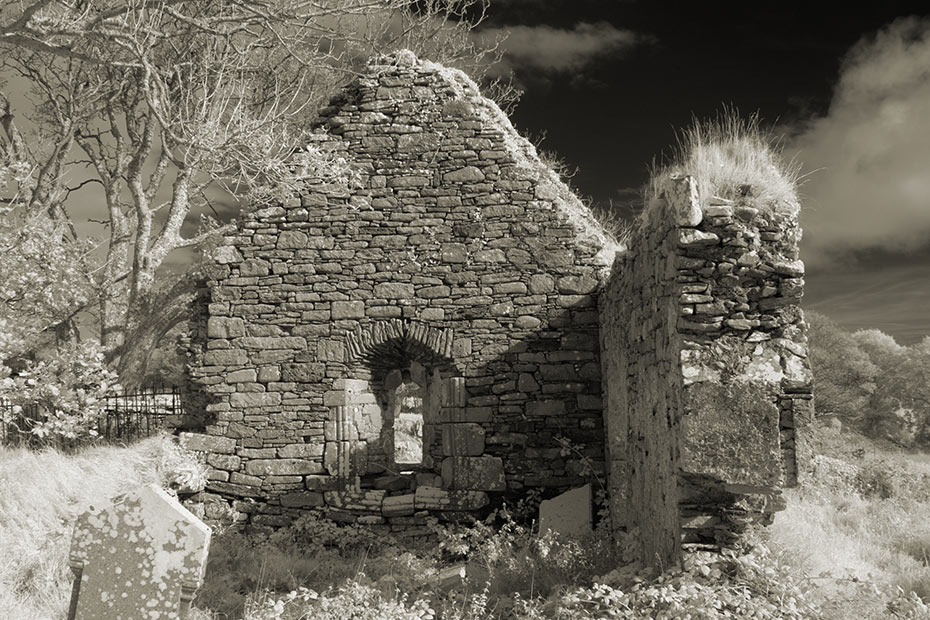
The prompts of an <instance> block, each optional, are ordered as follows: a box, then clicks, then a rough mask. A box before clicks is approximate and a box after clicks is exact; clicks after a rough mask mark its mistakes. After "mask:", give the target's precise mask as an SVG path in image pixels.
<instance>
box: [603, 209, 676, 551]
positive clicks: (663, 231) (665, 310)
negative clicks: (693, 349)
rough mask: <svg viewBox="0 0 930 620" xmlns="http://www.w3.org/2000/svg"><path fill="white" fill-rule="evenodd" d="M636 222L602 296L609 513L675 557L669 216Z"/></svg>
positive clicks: (647, 546) (648, 544) (648, 546)
mask: <svg viewBox="0 0 930 620" xmlns="http://www.w3.org/2000/svg"><path fill="white" fill-rule="evenodd" d="M653 224H654V225H651V226H641V227H639V228H638V229H637V230H636V232H635V233H634V236H633V238H632V239H631V241H630V248H631V251H629V252H627V253H623V254H620V255H618V257H617V260H616V262H615V264H614V269H613V272H612V274H611V278H610V280H609V282H608V284H607V286H606V287H605V288H604V290H603V292H602V293H601V297H600V300H599V304H598V307H599V310H600V328H601V365H602V368H603V370H602V372H603V376H604V381H603V389H604V398H605V409H604V413H605V425H606V431H607V451H608V462H609V465H608V472H609V477H608V479H609V490H610V510H611V519H612V522H613V525H614V527H615V528H617V529H622V530H627V531H631V532H632V531H633V530H634V529H635V530H637V532H636V538H637V539H638V540H639V541H640V542H641V544H642V549H643V553H644V554H645V556H647V557H649V558H655V557H658V558H660V560H659V561H660V562H662V563H664V564H665V565H666V566H668V565H670V564H671V563H672V562H673V561H674V559H675V558H676V557H677V553H678V550H677V547H678V545H677V531H678V515H677V512H678V510H677V493H676V483H677V477H678V472H677V466H678V426H679V411H680V403H679V399H680V395H681V375H680V371H679V366H678V363H677V360H678V356H677V352H678V350H679V348H680V345H679V343H678V336H677V331H676V324H677V320H678V285H677V283H676V281H675V270H676V241H677V240H676V237H675V234H674V232H675V230H674V228H675V226H674V221H673V220H671V219H669V218H660V219H658V220H656V221H655V222H654V223H653Z"/></svg>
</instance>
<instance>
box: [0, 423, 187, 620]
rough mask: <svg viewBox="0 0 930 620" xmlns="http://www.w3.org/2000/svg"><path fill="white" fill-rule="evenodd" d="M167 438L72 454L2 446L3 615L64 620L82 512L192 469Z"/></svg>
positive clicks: (0, 557)
mask: <svg viewBox="0 0 930 620" xmlns="http://www.w3.org/2000/svg"><path fill="white" fill-rule="evenodd" d="M188 458H189V457H187V456H186V455H184V454H183V453H182V452H180V451H179V449H178V448H177V447H176V446H175V445H174V444H173V443H172V442H171V440H170V438H169V437H166V436H159V437H152V438H149V439H146V440H144V441H142V442H139V443H137V444H134V445H132V446H131V447H126V448H124V447H113V446H104V447H93V448H88V449H85V450H82V451H79V452H77V453H75V454H64V453H62V452H59V451H56V450H53V449H47V450H43V451H30V450H27V449H23V448H15V449H13V448H0V610H2V613H0V617H3V618H15V619H16V620H50V619H52V618H63V617H64V615H65V612H66V611H67V607H68V598H69V595H70V592H71V576H72V574H71V571H70V569H69V568H68V548H69V546H70V542H71V533H72V529H73V527H74V521H75V520H76V518H77V516H78V515H79V514H81V513H82V512H84V511H85V510H87V509H88V508H89V507H90V506H92V505H93V506H99V505H101V504H103V503H107V502H109V501H111V500H112V499H113V498H115V497H117V496H119V495H122V494H124V493H127V492H129V491H130V490H132V489H134V488H136V487H138V486H140V485H147V484H151V483H159V484H162V485H165V483H166V482H167V480H168V478H170V477H172V476H173V475H174V473H173V472H175V471H176V470H177V469H179V468H180V469H185V468H188V467H189V466H190V464H188V463H187V462H186V461H187V460H188Z"/></svg>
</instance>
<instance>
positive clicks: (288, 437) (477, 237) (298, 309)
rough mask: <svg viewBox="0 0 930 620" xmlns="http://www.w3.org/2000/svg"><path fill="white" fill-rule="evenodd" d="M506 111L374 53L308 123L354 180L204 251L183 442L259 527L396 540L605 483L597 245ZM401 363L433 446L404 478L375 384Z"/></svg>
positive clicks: (320, 190)
mask: <svg viewBox="0 0 930 620" xmlns="http://www.w3.org/2000/svg"><path fill="white" fill-rule="evenodd" d="M499 114H500V112H499V110H497V109H496V106H493V104H490V102H487V100H484V99H483V98H481V97H480V95H479V94H478V92H477V90H476V89H475V87H474V85H473V84H472V83H470V81H468V80H467V78H465V77H464V75H462V74H460V73H458V72H450V71H449V70H445V69H442V68H440V67H437V66H436V65H430V64H428V63H421V62H418V61H416V59H410V58H409V57H406V56H404V55H402V54H399V55H397V56H396V57H394V58H388V59H382V60H381V61H380V62H376V63H374V64H372V65H370V66H369V68H368V70H367V73H366V74H365V75H364V76H363V77H361V78H359V79H358V80H357V81H356V82H355V83H354V84H352V85H351V86H350V87H348V88H347V89H346V90H345V91H344V92H343V93H342V94H341V95H339V96H338V97H336V98H335V99H334V100H333V101H332V103H331V106H330V107H328V108H327V109H325V110H324V111H323V119H324V121H323V125H322V127H320V131H321V133H320V134H319V142H318V146H319V147H320V148H322V149H324V150H326V151H329V152H331V153H332V156H333V157H334V158H336V157H341V158H344V159H345V160H346V161H347V162H348V166H350V167H351V169H352V170H354V171H355V173H357V181H358V183H357V184H350V185H349V186H346V185H344V184H339V183H324V182H320V183H317V184H314V185H311V186H308V187H307V188H306V189H305V191H303V192H301V194H300V196H297V197H294V198H293V199H291V200H289V201H287V202H286V203H285V204H283V205H280V206H274V207H269V208H266V209H262V210H260V211H257V212H254V213H251V214H248V215H246V217H245V218H244V220H243V222H242V223H241V224H240V225H239V228H238V230H237V232H236V233H234V234H233V235H231V236H230V237H229V238H228V239H227V240H226V244H225V245H224V246H222V247H220V248H219V249H218V250H217V252H216V253H215V256H214V259H215V261H214V262H215V264H214V265H212V266H211V267H210V268H209V275H210V278H211V279H210V281H209V282H208V288H209V291H210V296H211V299H210V304H209V307H208V310H209V318H208V320H207V336H208V337H207V339H206V342H205V350H204V352H203V354H202V356H201V357H200V360H201V362H200V364H199V365H196V367H195V368H194V369H193V372H194V373H195V374H196V375H197V377H198V380H199V382H200V383H201V384H202V385H204V387H205V390H206V391H207V392H208V393H209V395H210V397H211V398H212V399H213V402H212V403H211V404H210V405H209V409H210V412H211V413H212V414H213V415H214V419H213V421H212V423H211V424H210V425H208V426H207V428H206V433H205V434H202V435H197V436H191V437H189V438H188V439H187V442H188V444H189V445H190V446H191V447H194V448H198V449H200V450H202V451H204V452H206V453H207V457H206V458H207V462H208V463H209V464H210V466H211V467H212V470H211V472H210V476H211V478H212V479H211V481H210V484H209V485H208V490H209V491H210V492H212V493H215V494H220V495H223V496H225V497H236V498H239V500H238V501H237V503H236V507H237V508H238V509H239V510H240V511H242V512H243V513H247V514H249V515H250V516H249V519H250V520H251V522H252V523H253V524H256V525H270V526H276V525H283V524H286V523H288V522H289V521H290V519H291V518H292V517H294V516H296V515H297V514H299V513H300V511H301V510H305V509H307V508H315V509H320V510H324V511H326V513H327V514H328V515H330V516H333V517H337V518H339V519H342V520H347V521H356V520H360V521H361V522H364V523H369V524H373V525H376V526H383V527H385V528H389V529H390V528H393V529H402V528H408V527H414V526H416V524H417V523H420V522H422V520H423V519H422V515H423V513H424V511H428V510H433V511H458V510H473V509H479V508H482V507H483V506H485V505H487V504H488V503H489V501H490V499H491V498H489V496H488V494H489V493H492V494H493V493H504V492H518V493H519V492H523V491H525V490H526V489H527V488H528V487H537V488H539V487H543V488H545V487H551V488H566V487H571V486H575V485H578V484H583V483H584V482H588V481H590V480H591V476H592V472H598V471H601V470H602V469H603V454H604V451H603V430H602V426H601V424H602V416H601V399H600V383H601V376H600V370H601V368H600V361H599V357H598V356H599V352H598V338H597V333H598V324H597V321H598V317H597V312H596V299H595V296H594V294H595V290H596V288H597V286H598V276H599V272H600V270H602V269H603V268H604V267H605V266H606V263H605V261H604V260H602V258H603V256H604V245H603V243H601V242H602V241H603V240H604V239H603V235H602V233H599V232H597V230H595V228H596V226H591V225H592V224H593V222H586V221H583V218H581V219H579V215H578V213H577V212H575V211H573V210H572V208H571V205H568V206H566V201H568V202H571V201H577V198H574V196H570V195H568V194H569V192H568V190H567V188H565V186H564V185H562V184H561V183H557V182H555V181H554V180H553V179H554V173H552V172H551V171H549V170H548V169H546V168H545V166H543V165H542V164H541V163H540V162H539V161H538V159H534V158H535V155H533V153H532V152H530V151H531V147H527V145H526V144H525V141H523V140H522V138H518V136H516V133H515V132H514V131H513V128H512V126H510V124H509V122H506V118H503V120H502V119H501V118H500V117H499V116H498V115H499ZM501 116H502V115H501ZM527 148H529V149H530V150H529V151H528V150H527ZM592 230H593V231H594V232H593V234H592ZM598 235H601V237H598ZM609 253H610V254H611V255H612V254H613V251H611V252H609ZM410 362H416V363H419V364H422V366H423V370H422V373H424V376H426V375H429V377H431V378H430V379H429V380H424V382H426V383H428V385H423V386H421V387H423V388H424V389H425V390H426V392H425V393H426V394H427V395H428V398H427V400H429V401H430V402H431V403H432V404H430V405H428V419H427V423H428V424H429V425H430V426H431V432H430V434H429V435H428V439H427V441H426V443H427V445H425V446H424V451H425V452H426V453H427V456H428V458H425V459H424V463H423V464H422V466H418V467H413V468H410V469H412V470H414V473H413V474H410V475H403V476H397V475H396V474H397V473H398V472H396V471H389V469H391V467H388V468H385V465H388V466H390V465H391V463H388V462H387V460H386V459H385V456H384V449H385V448H384V446H383V445H379V442H381V441H382V440H383V437H384V433H383V432H382V431H383V426H379V425H381V424H382V423H383V422H384V419H383V415H384V413H385V409H386V408H390V406H391V405H390V403H389V401H390V399H389V398H385V397H384V395H383V394H382V392H383V391H384V384H385V379H386V377H387V374H386V373H387V372H389V371H390V370H391V369H390V368H388V367H389V366H391V365H392V364H393V365H398V364H401V365H403V364H408V363H410ZM440 392H441V396H437V394H438V393H440ZM559 438H564V439H566V440H567V441H568V442H570V443H571V444H572V446H573V447H574V448H577V450H576V451H571V452H569V453H566V450H565V448H564V447H563V445H562V444H560V442H559ZM388 460H389V459H388ZM405 469H406V468H405ZM417 519H419V521H417Z"/></svg>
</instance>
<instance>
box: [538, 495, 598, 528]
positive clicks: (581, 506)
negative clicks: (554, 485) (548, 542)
mask: <svg viewBox="0 0 930 620" xmlns="http://www.w3.org/2000/svg"><path fill="white" fill-rule="evenodd" d="M548 530H552V531H553V532H555V533H556V534H560V535H561V536H583V535H585V534H588V533H590V532H591V485H590V484H586V485H584V486H583V487H578V488H577V489H572V490H571V491H566V492H565V493H562V494H561V495H559V496H557V497H553V498H552V499H547V500H544V501H543V502H542V503H540V504H539V533H540V535H543V534H545V533H546V531H548Z"/></svg>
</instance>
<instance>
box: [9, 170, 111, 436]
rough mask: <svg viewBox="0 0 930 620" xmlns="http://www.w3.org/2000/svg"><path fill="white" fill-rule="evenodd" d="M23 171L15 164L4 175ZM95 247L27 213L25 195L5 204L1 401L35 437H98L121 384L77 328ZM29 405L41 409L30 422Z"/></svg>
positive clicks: (14, 422) (44, 216) (12, 420)
mask: <svg viewBox="0 0 930 620" xmlns="http://www.w3.org/2000/svg"><path fill="white" fill-rule="evenodd" d="M11 170H12V171H13V172H11ZM17 170H19V168H18V167H17V164H9V165H8V166H7V167H6V168H3V169H2V170H0V173H2V174H3V175H4V176H7V177H8V176H10V175H15V174H18V172H16V171H17ZM20 181H22V179H20ZM89 249H90V246H89V244H88V242H73V241H71V240H69V237H68V233H67V230H65V227H64V225H63V224H62V223H60V222H57V221H55V220H54V219H53V218H51V217H49V215H48V213H47V212H39V213H32V212H29V211H28V210H27V209H26V208H25V206H24V204H23V201H22V198H21V197H20V196H14V198H12V199H11V201H10V202H9V203H8V205H7V206H4V207H0V399H3V400H4V401H6V402H7V403H8V404H10V405H12V409H4V410H3V412H2V415H3V418H4V419H3V420H2V421H3V422H5V423H6V424H8V425H11V426H12V427H16V428H18V430H19V432H20V433H23V434H26V435H30V434H31V435H32V436H33V438H39V439H45V438H49V439H75V438H78V437H81V436H86V435H88V434H90V435H93V434H94V433H95V431H94V427H95V423H96V418H97V416H98V415H99V413H100V412H101V409H102V405H103V398H104V396H105V395H106V394H108V393H109V392H110V391H111V390H112V389H113V388H114V387H115V384H116V377H115V375H114V374H113V373H111V372H110V371H109V370H108V369H107V367H106V365H105V363H104V359H103V353H102V351H101V350H100V348H99V347H98V346H96V345H95V343H94V342H85V343H81V342H78V341H77V339H76V335H75V333H74V326H73V321H74V317H75V316H76V315H77V314H78V313H79V312H80V311H81V310H82V309H83V308H84V307H85V306H86V305H87V304H88V303H89V301H90V300H91V298H92V296H93V288H92V286H91V284H90V282H89V281H88V278H87V276H86V268H87V261H86V255H87V253H88V251H89ZM24 407H26V408H27V409H32V408H38V414H39V419H38V420H35V421H31V422H29V423H28V427H27V423H26V419H25V418H24V417H23V415H22V414H23V408H24Z"/></svg>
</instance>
